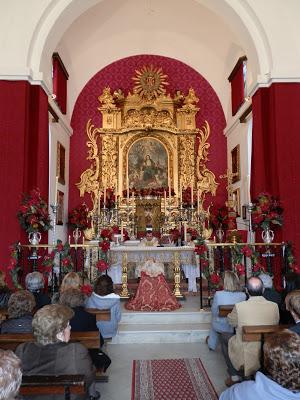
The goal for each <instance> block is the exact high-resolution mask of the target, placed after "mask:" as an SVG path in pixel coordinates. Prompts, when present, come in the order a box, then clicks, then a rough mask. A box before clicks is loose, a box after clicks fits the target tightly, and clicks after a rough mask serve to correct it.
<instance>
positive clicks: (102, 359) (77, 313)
mask: <svg viewBox="0 0 300 400" xmlns="http://www.w3.org/2000/svg"><path fill="white" fill-rule="evenodd" d="M85 301H86V297H85V295H84V294H83V293H82V292H81V291H80V290H78V289H67V290H64V291H63V293H62V294H61V295H60V299H59V303H60V304H63V305H64V306H67V307H70V308H72V310H73V312H74V316H73V318H71V320H70V325H71V328H72V331H74V332H92V331H97V332H98V327H97V324H96V322H97V321H96V315H95V314H91V313H89V312H87V311H86V310H85V308H84V305H85ZM103 344H104V339H103V337H102V335H101V333H100V348H101V347H102V346H103ZM89 353H90V356H91V358H92V361H93V364H94V365H95V367H96V368H97V369H98V370H100V371H103V372H105V371H106V370H107V368H108V367H109V365H110V364H111V360H110V358H109V357H108V356H107V355H106V354H105V353H103V352H102V351H101V350H100V349H99V350H97V349H89Z"/></svg>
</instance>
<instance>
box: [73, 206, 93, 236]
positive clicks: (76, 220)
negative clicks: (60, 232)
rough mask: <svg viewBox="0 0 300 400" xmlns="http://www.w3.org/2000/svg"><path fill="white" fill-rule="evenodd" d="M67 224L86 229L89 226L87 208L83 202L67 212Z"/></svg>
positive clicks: (74, 227)
mask: <svg viewBox="0 0 300 400" xmlns="http://www.w3.org/2000/svg"><path fill="white" fill-rule="evenodd" d="M68 225H69V226H70V227H71V228H73V229H76V228H78V229H82V230H85V229H88V228H90V226H91V221H90V217H89V209H88V207H87V205H86V204H85V203H83V204H80V205H78V206H77V207H75V208H74V209H73V210H72V211H70V212H69V219H68Z"/></svg>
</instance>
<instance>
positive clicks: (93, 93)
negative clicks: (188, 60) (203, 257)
mask: <svg viewBox="0 0 300 400" xmlns="http://www.w3.org/2000/svg"><path fill="white" fill-rule="evenodd" d="M151 64H152V65H154V66H155V67H162V70H163V72H164V73H165V74H167V75H168V81H169V86H167V92H168V93H171V94H174V93H175V91H176V90H181V91H182V92H183V93H184V94H187V93H188V90H189V88H190V87H193V88H194V89H195V92H196V95H197V96H198V97H199V99H200V101H199V103H198V106H199V107H200V111H199V112H198V115H197V127H198V128H201V127H202V125H203V123H204V121H205V120H207V121H208V122H209V125H210V127H211V136H210V139H209V142H210V144H211V147H210V150H209V162H208V163H207V167H208V168H209V169H210V170H212V171H213V172H214V174H215V175H216V178H217V181H218V182H220V179H219V175H220V174H222V173H224V171H225V170H226V165H227V162H226V139H225V136H224V134H223V129H224V127H225V118H224V113H223V110H222V106H221V103H220V101H219V99H218V96H217V95H216V93H215V91H214V90H213V88H212V87H211V86H210V84H209V83H208V82H207V81H206V80H205V79H204V78H203V77H202V76H201V75H200V74H199V73H198V72H196V71H195V70H194V69H192V68H191V67H189V66H188V65H186V64H184V63H182V62H180V61H178V60H174V59H171V58H168V57H162V56H154V55H139V56H132V57H128V58H124V59H121V60H118V61H116V62H114V63H112V64H110V65H108V66H107V67H105V68H103V69H102V70H101V71H99V72H98V73H97V74H96V75H95V76H94V77H93V78H91V80H90V81H89V82H88V83H87V84H86V85H85V87H84V88H83V89H82V91H81V93H80V95H79V96H78V99H77V101H76V104H75V107H74V111H73V115H72V121H71V124H72V127H73V130H74V134H73V136H72V138H71V149H70V196H69V209H72V208H73V207H75V206H76V205H78V204H79V203H81V202H83V199H80V197H79V191H78V189H77V188H76V186H75V183H77V182H79V181H80V174H81V173H82V172H83V171H84V170H85V169H87V168H88V167H89V165H90V164H89V162H88V161H87V160H86V157H87V147H86V141H87V136H86V133H85V127H86V123H87V121H88V120H89V119H91V120H92V122H93V124H94V125H95V126H99V127H100V126H101V119H102V117H101V114H100V112H99V111H98V110H97V108H98V107H99V101H98V96H100V95H101V94H102V90H103V88H104V87H106V86H110V87H111V89H112V90H113V91H114V90H116V89H119V88H121V89H122V90H123V91H124V92H125V93H126V94H127V93H128V92H129V91H132V88H133V84H134V82H133V80H132V77H133V76H134V75H135V70H137V69H140V68H141V67H143V66H144V65H151ZM225 197H226V194H225V185H224V182H220V186H219V188H218V191H217V198H214V200H213V201H214V202H215V203H218V204H221V203H223V202H224V199H225ZM88 199H89V196H87V195H86V196H85V199H84V200H85V201H86V202H87V204H89V201H88Z"/></svg>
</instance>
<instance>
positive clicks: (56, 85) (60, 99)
mask: <svg viewBox="0 0 300 400" xmlns="http://www.w3.org/2000/svg"><path fill="white" fill-rule="evenodd" d="M68 78H69V75H68V73H67V70H66V68H65V66H64V64H63V62H62V60H61V58H60V57H59V55H58V53H54V54H53V94H55V96H56V99H55V100H56V102H57V104H58V106H59V108H60V110H61V112H62V113H63V114H66V112H67V81H68Z"/></svg>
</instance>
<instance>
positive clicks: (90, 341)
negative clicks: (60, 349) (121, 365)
mask: <svg viewBox="0 0 300 400" xmlns="http://www.w3.org/2000/svg"><path fill="white" fill-rule="evenodd" d="M34 341H35V338H34V336H33V334H32V333H4V334H1V335H0V348H2V349H10V350H12V351H15V349H16V348H17V347H18V345H19V344H21V343H27V342H34ZM70 341H71V342H80V343H82V344H83V345H84V346H85V347H87V348H88V349H99V348H100V335H99V331H92V332H71V339H70Z"/></svg>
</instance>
